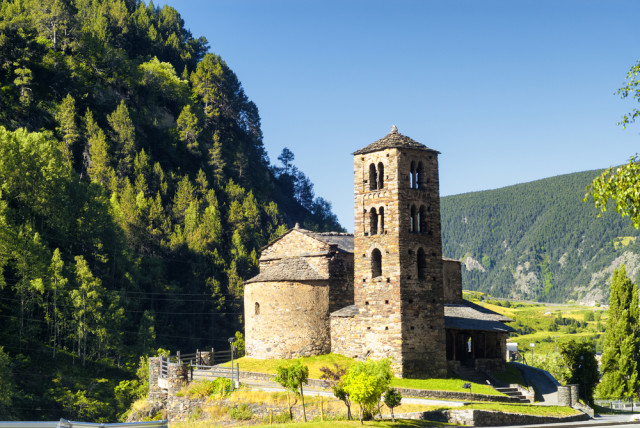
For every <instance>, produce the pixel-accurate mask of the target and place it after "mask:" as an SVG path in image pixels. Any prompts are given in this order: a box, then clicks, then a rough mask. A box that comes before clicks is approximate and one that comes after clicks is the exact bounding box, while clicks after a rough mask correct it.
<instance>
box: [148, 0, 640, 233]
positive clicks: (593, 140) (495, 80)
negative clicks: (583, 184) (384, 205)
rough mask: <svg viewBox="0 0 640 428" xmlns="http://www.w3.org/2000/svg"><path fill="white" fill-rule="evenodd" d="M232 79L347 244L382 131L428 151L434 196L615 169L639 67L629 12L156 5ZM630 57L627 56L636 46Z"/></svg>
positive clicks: (304, 1)
mask: <svg viewBox="0 0 640 428" xmlns="http://www.w3.org/2000/svg"><path fill="white" fill-rule="evenodd" d="M155 4H156V5H158V4H159V5H164V4H169V5H171V6H173V7H174V8H176V9H177V10H178V12H180V14H181V15H182V18H183V19H184V20H185V25H186V27H187V28H189V29H190V30H191V32H192V33H193V35H194V36H196V37H198V36H205V37H206V38H207V39H208V40H209V43H210V47H211V51H212V52H213V53H216V54H218V55H220V56H221V57H222V58H223V59H224V60H225V61H226V62H227V64H228V65H229V66H230V67H231V69H232V70H234V72H235V73H236V74H237V75H238V77H239V79H240V81H241V82H242V84H243V86H244V89H245V92H246V93H247V95H248V96H249V98H250V99H251V100H253V101H254V102H255V103H256V105H257V106H258V108H259V110H260V115H261V118H262V130H263V132H264V144H265V147H266V149H267V151H268V153H269V156H270V158H271V160H272V162H277V157H278V155H279V154H280V152H281V151H282V148H283V147H288V148H289V149H291V150H292V151H293V152H294V153H295V161H294V164H295V165H297V166H298V167H299V168H300V169H302V170H303V171H304V172H305V173H306V174H307V175H308V176H309V177H310V178H311V180H312V181H313V183H314V184H315V192H316V195H319V196H322V197H324V198H326V199H328V200H329V201H331V203H332V204H333V208H334V212H336V214H337V215H338V217H339V219H340V222H341V223H342V224H343V225H344V226H345V227H346V228H347V229H349V230H350V231H352V230H353V157H352V155H351V153H352V152H353V151H355V150H357V149H359V148H361V147H364V146H366V145H367V144H369V143H371V142H373V141H375V140H377V139H379V138H382V137H383V136H384V135H386V134H387V133H388V132H389V130H390V128H391V125H397V127H398V129H399V131H400V132H401V133H402V134H405V135H407V136H409V137H411V138H413V139H414V140H417V141H419V142H421V143H423V144H425V145H427V146H428V147H431V148H433V149H436V150H438V151H440V152H441V153H442V154H441V155H440V192H441V195H443V196H444V195H452V194H458V193H465V192H472V191H477V190H485V189H492V188H498V187H503V186H507V185H511V184H516V183H521V182H526V181H532V180H536V179H539V178H544V177H550V176H554V175H559V174H564V173H570V172H575V171H583V170H588V169H596V168H604V167H608V166H610V165H613V164H620V163H623V162H626V161H627V160H628V158H629V156H631V155H632V154H635V153H636V152H637V151H638V143H639V142H640V135H639V133H640V125H635V126H631V127H629V128H627V130H624V131H623V130H622V127H620V126H617V125H616V123H617V122H618V121H619V119H620V117H621V116H622V114H623V113H624V112H627V111H629V110H631V108H632V106H633V104H632V103H631V102H629V101H624V100H621V99H620V97H619V96H617V95H615V94H614V93H615V91H616V90H617V89H618V88H619V87H620V86H621V85H622V83H623V81H624V79H625V75H626V73H627V71H628V70H629V68H630V67H631V66H632V65H633V64H634V63H635V62H636V61H637V60H638V59H640V49H639V48H638V47H637V46H638V41H640V25H639V24H638V16H640V2H638V1H632V0H626V1H622V0H620V1H619V0H606V1H605V0H601V1H590V0H580V1H578V0H576V1H569V0H566V1H565V0H551V1H542V0H535V1H524V0H517V1H514V0H505V1H487V0H482V1H481V0H473V1H472V0H468V1H456V0H447V1H444V0H442V1H428V0H412V1H391V0H389V1H376V0H358V1H357V0H352V1H351V0H341V1H313V0H269V1H266V0H224V1H222V0H220V1H212V0H182V1H177V0H168V1H162V2H160V3H155ZM634 46H635V48H634Z"/></svg>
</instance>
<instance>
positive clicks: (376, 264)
mask: <svg viewBox="0 0 640 428" xmlns="http://www.w3.org/2000/svg"><path fill="white" fill-rule="evenodd" d="M378 276H382V253H381V252H380V250H378V249H377V248H375V249H374V250H373V251H372V252H371V277H372V278H376V277H378Z"/></svg>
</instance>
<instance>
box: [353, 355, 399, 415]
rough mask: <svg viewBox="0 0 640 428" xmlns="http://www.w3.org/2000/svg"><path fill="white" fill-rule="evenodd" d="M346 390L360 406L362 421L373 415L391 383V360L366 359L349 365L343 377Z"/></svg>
mask: <svg viewBox="0 0 640 428" xmlns="http://www.w3.org/2000/svg"><path fill="white" fill-rule="evenodd" d="M343 383H344V390H345V391H346V392H347V394H349V397H350V399H351V400H352V401H353V402H354V403H358V405H359V407H360V411H359V416H360V423H362V421H363V419H369V418H371V417H372V414H373V409H374V407H375V406H376V405H377V404H378V403H379V402H380V397H382V394H384V392H385V391H386V390H387V388H389V384H390V383H391V360H390V359H388V358H386V359H383V360H379V361H372V360H371V361H366V362H361V363H358V364H355V365H353V366H351V367H349V370H347V374H346V375H345V376H344V378H343Z"/></svg>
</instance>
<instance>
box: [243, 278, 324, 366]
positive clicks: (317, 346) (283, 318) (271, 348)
mask: <svg viewBox="0 0 640 428" xmlns="http://www.w3.org/2000/svg"><path fill="white" fill-rule="evenodd" d="M256 303H257V304H258V305H259V309H258V310H256V309H257V308H258V307H257V306H256ZM244 307H245V311H244V312H245V346H246V352H247V356H249V357H252V358H263V359H268V358H296V357H299V356H305V357H306V356H312V355H321V354H326V353H329V352H330V346H331V342H330V340H331V338H330V334H329V328H330V326H329V281H306V282H254V283H249V284H246V285H245V291H244ZM256 312H258V313H256Z"/></svg>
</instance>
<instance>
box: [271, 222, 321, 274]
mask: <svg viewBox="0 0 640 428" xmlns="http://www.w3.org/2000/svg"><path fill="white" fill-rule="evenodd" d="M329 247H330V246H329V244H327V243H324V242H321V241H318V240H317V239H314V238H312V237H310V236H307V235H306V234H304V233H303V232H301V231H299V230H296V229H291V230H290V231H289V232H287V233H286V234H285V235H283V236H282V237H280V239H279V240H277V241H276V242H273V243H272V244H271V245H269V246H268V247H266V248H263V249H262V253H261V255H260V269H262V268H263V263H267V264H268V263H269V262H270V261H272V260H278V259H284V258H289V257H298V256H305V255H317V254H326V253H327V252H328V251H329ZM301 249H304V251H301Z"/></svg>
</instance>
